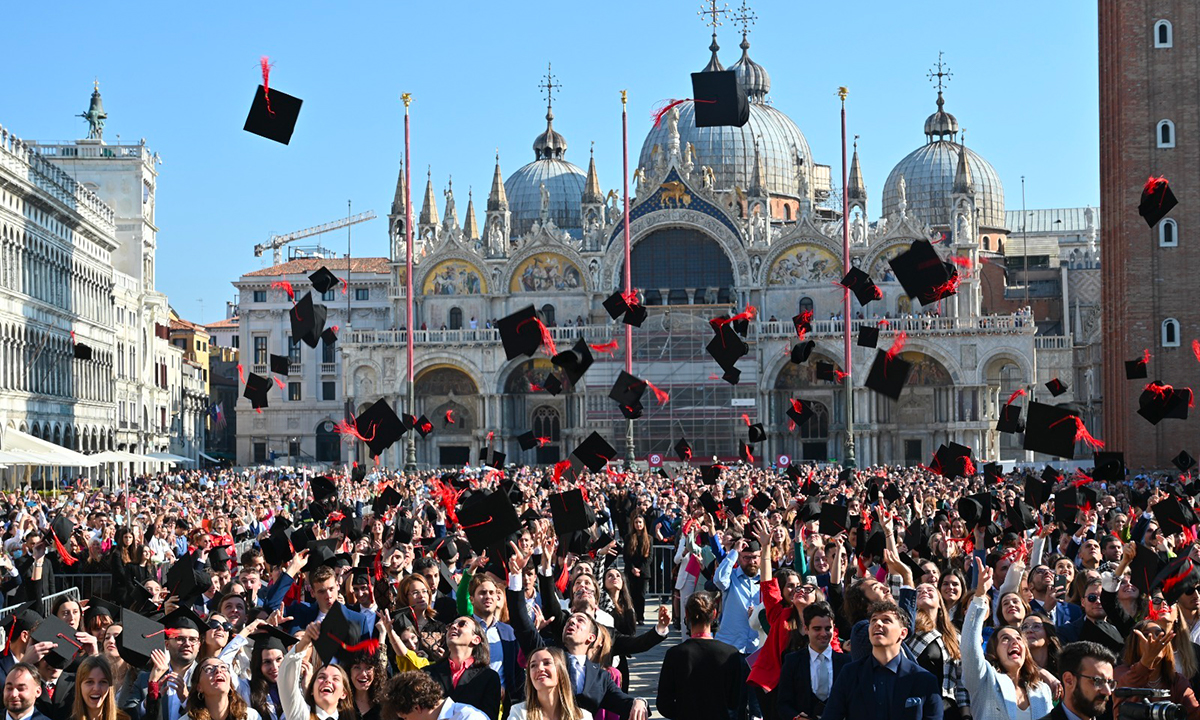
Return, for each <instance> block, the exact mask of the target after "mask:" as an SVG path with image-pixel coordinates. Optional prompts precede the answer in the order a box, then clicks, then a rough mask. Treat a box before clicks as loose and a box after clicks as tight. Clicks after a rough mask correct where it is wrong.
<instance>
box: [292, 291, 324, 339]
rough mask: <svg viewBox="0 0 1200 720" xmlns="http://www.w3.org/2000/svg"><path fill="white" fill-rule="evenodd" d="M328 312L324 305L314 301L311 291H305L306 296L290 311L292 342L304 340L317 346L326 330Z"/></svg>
mask: <svg viewBox="0 0 1200 720" xmlns="http://www.w3.org/2000/svg"><path fill="white" fill-rule="evenodd" d="M327 313H328V310H326V308H325V306H324V305H317V304H316V303H314V302H313V297H312V293H311V292H306V293H304V297H302V298H300V300H299V302H297V303H296V304H295V305H293V306H292V309H291V310H289V311H288V318H289V319H290V320H291V324H292V342H293V343H295V342H298V341H300V340H303V341H304V344H305V345H308V346H309V347H310V348H315V347H316V346H317V343H319V342H320V341H321V335H322V333H323V332H324V331H325V317H326V315H327Z"/></svg>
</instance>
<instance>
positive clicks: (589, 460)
mask: <svg viewBox="0 0 1200 720" xmlns="http://www.w3.org/2000/svg"><path fill="white" fill-rule="evenodd" d="M571 455H573V456H574V457H575V458H577V459H578V460H579V462H581V463H583V464H584V465H585V466H587V469H588V470H591V471H592V472H600V471H601V470H603V469H604V466H605V465H607V464H608V462H609V461H610V460H612V459H613V458H614V457H616V456H617V451H616V449H615V448H613V446H612V445H609V444H608V441H607V440H605V439H604V438H603V437H601V436H600V433H597V432H593V433H592V434H591V435H588V436H587V437H586V438H585V439H584V441H583V442H582V443H580V444H579V447H577V448H575V451H574V452H572V453H571Z"/></svg>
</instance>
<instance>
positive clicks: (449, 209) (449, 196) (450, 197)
mask: <svg viewBox="0 0 1200 720" xmlns="http://www.w3.org/2000/svg"><path fill="white" fill-rule="evenodd" d="M442 194H443V195H444V196H445V197H446V219H447V220H450V219H451V218H454V217H458V213H457V212H455V209H454V186H453V185H451V186H450V187H448V188H446V189H445V190H444V191H443V192H442Z"/></svg>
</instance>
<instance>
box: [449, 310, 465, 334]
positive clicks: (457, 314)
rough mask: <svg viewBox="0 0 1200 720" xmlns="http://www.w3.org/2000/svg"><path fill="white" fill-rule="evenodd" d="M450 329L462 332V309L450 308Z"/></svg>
mask: <svg viewBox="0 0 1200 720" xmlns="http://www.w3.org/2000/svg"><path fill="white" fill-rule="evenodd" d="M450 329H451V330H462V308H456V307H452V308H450Z"/></svg>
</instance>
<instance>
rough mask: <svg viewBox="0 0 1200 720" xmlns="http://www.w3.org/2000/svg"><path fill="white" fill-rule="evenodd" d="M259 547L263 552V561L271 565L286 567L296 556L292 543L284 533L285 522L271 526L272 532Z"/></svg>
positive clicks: (277, 522) (276, 522)
mask: <svg viewBox="0 0 1200 720" xmlns="http://www.w3.org/2000/svg"><path fill="white" fill-rule="evenodd" d="M259 547H260V549H261V550H262V554H263V560H266V561H267V562H268V563H270V564H271V565H276V566H278V565H284V564H285V563H287V561H288V560H291V559H292V556H293V555H295V553H294V552H293V551H292V541H291V540H290V539H289V538H288V536H287V533H286V532H284V524H283V522H281V521H279V520H276V521H275V523H273V524H272V525H271V532H269V533H268V534H267V537H266V538H264V539H263V540H261V541H260V542H259Z"/></svg>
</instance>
